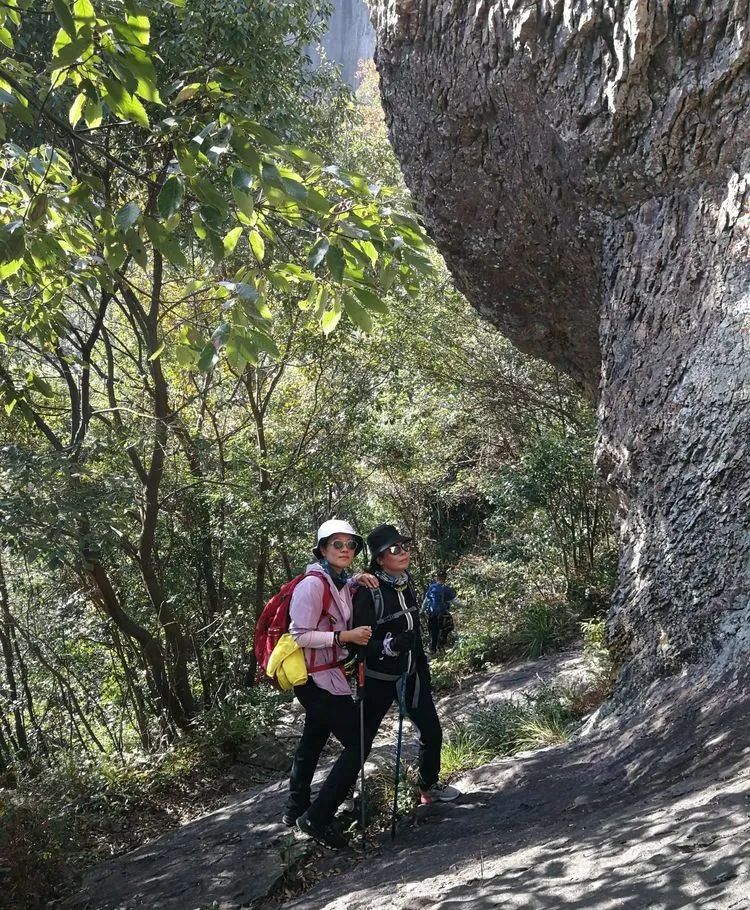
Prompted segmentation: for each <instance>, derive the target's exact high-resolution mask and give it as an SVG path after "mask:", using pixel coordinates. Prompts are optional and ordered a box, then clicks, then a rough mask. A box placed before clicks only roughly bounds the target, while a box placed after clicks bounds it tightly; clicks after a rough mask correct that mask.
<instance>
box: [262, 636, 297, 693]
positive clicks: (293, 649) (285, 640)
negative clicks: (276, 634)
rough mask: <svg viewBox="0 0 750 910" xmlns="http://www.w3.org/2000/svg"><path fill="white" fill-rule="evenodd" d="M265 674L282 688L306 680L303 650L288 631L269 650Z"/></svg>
mask: <svg viewBox="0 0 750 910" xmlns="http://www.w3.org/2000/svg"><path fill="white" fill-rule="evenodd" d="M266 675H267V676H270V677H271V679H275V680H276V682H277V683H278V685H279V687H280V688H281V689H284V690H287V689H292V688H293V687H294V686H304V684H305V683H306V682H307V664H306V663H305V655H304V652H303V651H302V649H301V648H300V646H299V645H298V644H297V642H296V641H295V640H294V639H293V638H292V636H291V635H290V634H289V633H288V632H285V633H284V634H283V635H282V636H281V638H280V639H279V640H278V642H277V643H276V647H275V648H274V649H273V651H272V652H271V657H270V658H269V660H268V667H267V668H266Z"/></svg>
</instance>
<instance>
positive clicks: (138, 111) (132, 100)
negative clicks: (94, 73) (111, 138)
mask: <svg viewBox="0 0 750 910" xmlns="http://www.w3.org/2000/svg"><path fill="white" fill-rule="evenodd" d="M102 81H103V83H104V87H105V88H106V94H105V96H104V101H105V103H106V105H107V107H109V109H110V110H111V111H112V113H113V114H114V115H115V116H116V117H118V118H119V119H120V120H133V121H135V123H137V124H138V125H139V126H143V127H148V125H149V122H148V114H147V113H146V109H145V108H144V106H143V105H142V104H141V102H140V101H139V100H138V98H136V97H135V95H131V94H130V92H128V91H126V90H125V87H124V86H123V85H122V83H121V82H117V81H115V80H114V79H104V80H102Z"/></svg>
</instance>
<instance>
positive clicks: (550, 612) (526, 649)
mask: <svg viewBox="0 0 750 910" xmlns="http://www.w3.org/2000/svg"><path fill="white" fill-rule="evenodd" d="M571 629H572V625H571V617H570V613H569V612H568V610H567V607H566V605H565V604H560V603H547V602H545V601H543V600H537V601H534V602H533V603H531V604H529V606H528V607H526V609H525V610H524V611H523V613H522V616H521V622H520V624H519V626H518V629H517V630H516V632H515V635H516V638H517V640H518V643H519V645H520V647H521V651H522V653H523V655H524V657H541V656H542V655H543V654H549V653H550V652H552V651H557V650H559V648H560V646H561V645H562V644H563V642H564V641H565V639H566V637H568V636H569V635H570V632H571Z"/></svg>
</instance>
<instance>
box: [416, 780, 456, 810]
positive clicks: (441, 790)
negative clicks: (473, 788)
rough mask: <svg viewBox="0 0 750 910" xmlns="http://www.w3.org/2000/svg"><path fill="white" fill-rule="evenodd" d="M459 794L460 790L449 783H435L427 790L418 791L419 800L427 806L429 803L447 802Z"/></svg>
mask: <svg viewBox="0 0 750 910" xmlns="http://www.w3.org/2000/svg"><path fill="white" fill-rule="evenodd" d="M460 795H461V791H460V790H457V789H456V788H455V787H451V786H450V785H449V784H435V785H434V786H432V787H430V789H429V790H420V791H419V801H420V803H421V804H422V805H423V806H429V804H430V803H449V802H451V800H454V799H458V797H459V796H460Z"/></svg>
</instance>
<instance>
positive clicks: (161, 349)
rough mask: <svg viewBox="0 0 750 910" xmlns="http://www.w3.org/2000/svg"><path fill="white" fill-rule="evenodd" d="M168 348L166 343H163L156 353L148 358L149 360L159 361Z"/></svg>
mask: <svg viewBox="0 0 750 910" xmlns="http://www.w3.org/2000/svg"><path fill="white" fill-rule="evenodd" d="M165 347H166V342H164V341H162V343H161V344H160V345H159V347H158V348H157V349H156V350H155V351H154V353H153V354H152V355H151V356H150V357H149V358H148V359H149V360H158V359H159V358H160V357H161V355H162V354H163V353H164V348H165Z"/></svg>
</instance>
